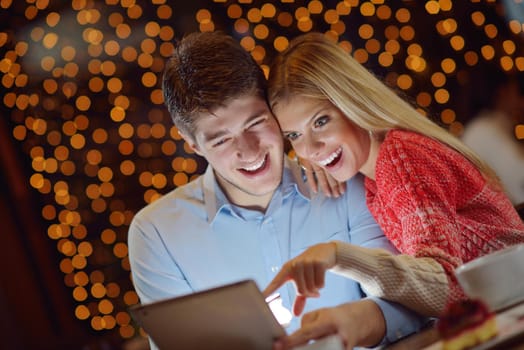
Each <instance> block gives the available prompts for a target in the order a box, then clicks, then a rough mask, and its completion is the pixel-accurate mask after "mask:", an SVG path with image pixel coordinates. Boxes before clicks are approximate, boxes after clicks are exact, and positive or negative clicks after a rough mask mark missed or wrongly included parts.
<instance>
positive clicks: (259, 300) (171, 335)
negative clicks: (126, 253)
mask: <svg viewBox="0 0 524 350" xmlns="http://www.w3.org/2000/svg"><path fill="white" fill-rule="evenodd" d="M129 312H130V313H131V315H132V317H133V318H134V319H135V321H137V323H138V324H139V325H140V326H142V328H143V329H144V330H145V331H146V332H147V333H148V335H149V336H150V337H151V339H152V340H153V342H154V343H155V345H157V346H158V347H159V349H160V350H170V349H192V350H200V349H206V350H209V349H214V350H237V349H238V350H240V349H242V350H245V349H251V350H259V349H260V350H262V349H264V350H267V349H271V347H272V344H273V341H274V340H275V339H276V338H279V337H281V336H283V335H285V331H284V328H283V327H282V326H281V325H280V324H279V323H278V321H277V320H276V318H275V316H274V315H273V313H272V312H271V310H270V308H269V306H268V305H267V303H266V302H265V300H264V297H263V295H262V293H261V291H260V290H259V289H258V287H257V285H256V283H255V282H254V281H253V280H244V281H240V282H236V283H233V284H229V285H225V286H221V287H217V288H213V289H209V290H205V291H202V292H197V293H193V294H189V295H184V296H181V297H176V298H172V299H166V300H162V301H158V302H154V303H151V304H143V305H135V306H133V307H131V308H130V309H129Z"/></svg>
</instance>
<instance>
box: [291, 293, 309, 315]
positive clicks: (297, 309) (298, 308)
mask: <svg viewBox="0 0 524 350" xmlns="http://www.w3.org/2000/svg"><path fill="white" fill-rule="evenodd" d="M306 301H307V297H305V296H303V295H297V297H296V298H295V302H294V303H293V314H294V315H295V316H300V315H301V314H302V311H304V307H305V306H306Z"/></svg>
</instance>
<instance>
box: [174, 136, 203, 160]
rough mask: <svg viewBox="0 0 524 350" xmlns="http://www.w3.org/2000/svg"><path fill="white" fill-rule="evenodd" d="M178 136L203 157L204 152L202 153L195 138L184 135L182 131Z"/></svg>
mask: <svg viewBox="0 0 524 350" xmlns="http://www.w3.org/2000/svg"><path fill="white" fill-rule="evenodd" d="M178 134H179V135H180V136H182V138H183V139H184V141H186V143H187V145H188V146H189V148H191V149H192V150H193V152H195V153H196V154H198V155H199V156H202V152H200V149H199V148H198V145H197V143H196V141H195V140H194V138H193V137H191V136H188V135H186V134H184V133H183V132H181V131H178Z"/></svg>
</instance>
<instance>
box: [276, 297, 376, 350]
mask: <svg viewBox="0 0 524 350" xmlns="http://www.w3.org/2000/svg"><path fill="white" fill-rule="evenodd" d="M332 334H337V335H338V336H339V337H340V338H341V340H342V343H343V344H344V347H345V349H347V350H352V349H353V348H354V347H356V346H362V347H372V346H375V345H377V344H378V343H380V341H381V340H382V338H383V337H384V335H385V334H386V321H385V319H384V316H383V314H382V311H381V310H380V308H379V307H378V305H377V304H376V303H375V302H374V301H372V300H365V299H363V300H359V301H356V302H352V303H346V304H342V305H339V306H336V307H331V308H324V309H319V310H315V311H312V312H309V313H307V314H305V315H304V316H303V317H302V325H301V328H300V329H299V330H297V331H296V332H295V333H293V334H291V335H289V336H287V337H284V338H282V339H279V340H278V341H276V342H275V343H274V345H273V349H274V350H284V349H292V348H293V347H295V346H299V345H303V344H307V343H308V342H309V341H310V340H316V339H320V338H323V337H326V336H328V335H332Z"/></svg>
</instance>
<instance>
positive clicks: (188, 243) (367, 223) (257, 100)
mask: <svg viewBox="0 0 524 350" xmlns="http://www.w3.org/2000/svg"><path fill="white" fill-rule="evenodd" d="M265 84H266V80H265V76H264V74H263V72H262V70H261V69H260V67H259V66H258V65H257V63H256V62H255V61H254V60H253V59H252V57H251V55H250V54H249V53H248V52H246V51H245V50H244V49H243V48H242V47H241V46H240V45H239V44H238V42H236V41H235V40H234V39H233V38H231V37H229V36H226V35H224V34H221V33H194V34H191V35H189V36H187V37H185V38H184V39H183V40H182V41H181V42H180V43H179V44H178V45H177V47H176V49H175V52H174V54H173V56H172V57H171V58H170V59H169V60H168V62H167V64H166V69H165V73H164V80H163V89H164V98H165V101H166V105H167V107H168V109H169V112H170V114H171V116H172V118H173V121H174V123H175V125H176V126H177V128H178V130H179V132H180V134H181V135H182V136H183V138H184V140H185V141H186V142H187V143H188V144H189V145H190V146H191V148H192V149H193V150H195V152H196V153H198V154H199V155H201V156H202V157H204V158H205V159H206V160H207V162H208V168H207V170H206V172H205V173H204V174H203V175H202V176H200V177H199V178H197V179H196V180H194V181H192V182H190V183H188V184H186V185H184V186H181V187H178V188H176V189H175V190H173V191H171V192H169V193H167V194H166V195H165V196H163V197H162V198H160V199H158V200H157V201H155V202H153V203H151V204H149V205H148V206H146V207H145V208H144V209H142V210H141V211H139V212H138V213H137V215H136V216H135V217H134V219H133V221H132V223H131V226H130V229H129V258H130V262H131V272H132V277H133V282H134V285H135V288H136V291H137V293H138V295H139V296H140V300H141V302H142V303H149V302H153V301H157V300H161V299H166V298H171V297H174V296H179V295H183V294H188V293H192V292H196V291H201V290H203V289H208V288H212V287H216V286H219V285H223V284H227V283H232V282H236V281H239V280H242V279H253V280H255V282H256V283H257V285H258V287H259V288H260V289H262V288H264V287H265V286H266V285H267V284H268V283H269V282H270V281H271V280H272V279H273V278H274V277H275V276H276V274H277V272H278V271H279V269H280V267H281V266H282V265H283V264H284V263H285V262H286V261H287V260H289V259H290V258H292V257H294V256H296V255H298V254H300V253H301V252H302V251H304V250H305V249H306V248H307V247H309V246H311V245H313V244H316V243H320V242H325V241H328V240H340V241H344V242H349V243H352V244H356V245H360V246H366V247H377V248H384V249H387V250H389V251H395V250H394V248H393V246H392V245H391V244H390V242H389V241H388V240H387V239H386V238H385V237H384V235H383V233H382V231H381V230H380V229H379V228H378V226H377V224H376V222H375V221H374V219H373V218H372V216H371V215H370V213H369V211H368V209H367V207H366V203H365V198H364V187H363V183H362V178H360V177H355V178H353V179H351V180H350V181H348V183H347V189H346V192H345V193H344V194H343V195H342V196H341V197H340V198H328V197H326V196H324V195H322V194H318V195H313V194H311V193H310V192H309V190H308V186H307V185H305V183H304V182H303V176H302V173H301V171H300V168H299V167H298V166H297V165H296V164H295V163H294V162H289V161H288V159H287V157H285V155H284V145H283V138H282V135H281V132H280V129H279V126H278V124H277V122H276V119H275V118H274V116H273V114H272V113H271V111H270V109H269V107H268V104H267V102H266V95H265V94H266V90H265V88H266V85H265ZM279 293H280V295H281V297H282V302H283V305H284V306H285V307H287V308H288V309H291V308H292V305H291V304H292V301H293V300H294V297H295V289H294V287H293V285H291V284H288V285H285V286H284V287H282V288H280V289H279ZM363 298H364V299H363ZM350 301H354V303H352V304H351V310H350V311H351V312H352V313H353V314H354V315H355V317H354V320H355V323H356V324H358V326H357V327H355V333H354V336H355V343H356V344H359V345H376V344H379V343H381V342H389V341H394V340H396V339H398V338H400V337H402V336H404V335H406V334H409V333H411V332H413V331H416V330H418V329H419V328H420V327H421V325H423V323H424V320H423V319H421V318H419V317H418V316H417V315H415V314H414V313H412V312H410V311H407V310H406V309H404V308H402V307H400V306H399V305H397V304H394V303H389V302H386V301H383V300H381V299H378V298H366V296H365V295H364V294H363V292H362V291H361V289H360V286H359V285H358V284H357V283H355V282H354V281H352V280H350V279H347V278H344V277H341V276H338V275H335V274H327V275H326V280H325V288H324V289H323V290H322V293H321V296H320V297H319V298H314V299H309V300H308V304H307V305H305V311H308V310H313V309H318V308H320V307H331V306H335V305H338V304H341V303H346V302H350ZM298 325H299V319H298V318H295V319H293V320H292V321H291V324H290V327H289V330H290V331H291V330H295V329H297V327H298ZM152 345H153V347H154V344H152Z"/></svg>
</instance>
